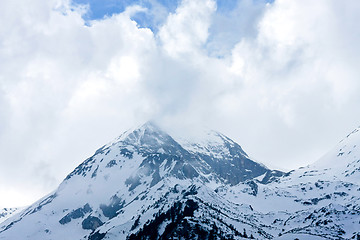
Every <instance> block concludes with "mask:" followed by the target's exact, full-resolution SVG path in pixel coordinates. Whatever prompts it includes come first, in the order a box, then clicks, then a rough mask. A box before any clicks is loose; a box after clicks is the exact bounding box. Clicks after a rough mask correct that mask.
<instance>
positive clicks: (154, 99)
mask: <svg viewBox="0 0 360 240" xmlns="http://www.w3.org/2000/svg"><path fill="white" fill-rule="evenodd" d="M155 3H156V2H154V4H155ZM155 5H156V4H155ZM359 5H360V4H359V3H358V2H357V1H347V2H346V3H345V2H342V3H339V2H338V1H335V0H334V1H325V0H319V1H317V2H316V3H315V2H313V1H310V0H305V1H285V0H277V1H275V2H274V3H271V4H266V3H261V2H259V1H251V0H239V1H237V2H236V4H235V5H234V6H235V8H234V9H233V10H230V9H225V10H224V8H222V7H221V6H220V5H218V6H217V3H216V2H215V1H211V0H200V1H188V0H184V1H182V2H181V3H180V4H179V5H178V7H177V9H176V10H175V11H172V12H170V13H165V12H164V9H163V8H161V6H157V7H156V6H155V7H153V8H151V9H144V6H142V7H139V6H136V5H133V6H131V7H129V8H127V10H125V11H124V12H122V13H120V14H114V15H113V16H111V17H110V16H108V17H105V18H103V19H97V20H90V21H89V20H86V21H87V22H85V21H84V20H83V14H84V11H86V7H83V6H76V7H74V6H73V5H71V3H70V2H68V1H55V0H54V1H45V0H35V1H32V3H31V4H27V3H26V2H24V1H22V0H15V1H2V2H0V22H1V23H2V25H1V27H0V66H1V67H0V108H1V111H0V124H1V125H0V131H1V132H0V152H1V153H2V156H1V160H0V164H1V169H2V175H1V176H0V195H1V196H4V195H6V194H7V193H9V191H12V192H13V193H14V192H17V193H16V194H20V193H19V192H23V193H22V196H24V197H22V198H23V199H25V201H18V202H16V204H25V203H29V202H30V201H33V200H36V198H38V197H40V196H41V195H43V194H44V193H45V192H48V191H51V190H53V189H54V188H55V187H56V185H57V184H58V183H59V182H60V181H61V180H62V179H63V178H64V177H65V176H66V174H67V173H68V172H70V171H71V170H72V169H73V168H74V167H75V166H76V165H78V164H79V163H80V162H82V161H83V160H84V159H85V158H86V157H88V156H89V155H91V154H92V153H93V152H94V151H95V150H96V149H97V148H98V147H99V146H101V145H103V144H105V143H106V142H108V141H110V140H111V139H112V138H115V137H116V136H117V135H119V134H120V133H121V132H123V131H124V130H126V129H127V128H129V127H131V126H133V125H137V124H140V123H142V122H143V121H146V120H148V119H150V118H155V119H158V120H159V121H162V122H165V123H168V124H169V122H170V123H174V125H184V126H196V125H197V124H199V125H202V124H205V125H208V126H210V127H212V128H214V129H217V130H219V131H222V132H224V133H225V134H227V135H229V137H232V138H233V139H234V140H236V141H238V142H239V143H240V144H241V145H242V146H243V147H244V149H245V151H247V152H248V153H249V154H250V155H252V156H254V158H255V159H258V160H260V161H262V162H264V163H265V164H267V163H268V164H272V165H278V166H280V167H284V168H293V167H298V166H300V165H304V164H308V163H311V162H313V161H315V160H316V159H317V158H318V157H320V156H321V155H322V154H323V153H325V151H327V150H328V149H329V148H330V147H331V146H333V145H335V143H336V141H338V140H340V139H341V137H342V136H344V135H345V134H346V133H347V132H348V131H350V130H352V128H354V127H355V126H356V125H357V124H358V120H359V117H360V108H358V103H359V102H360V96H359V95H358V94H357V92H358V91H359V87H360V86H359V80H358V76H359V71H360V70H359V68H358V62H359V56H360V54H359V51H360V47H359V46H358V42H359V40H360V39H359V38H360V37H359V36H360V33H359V31H360V30H359V29H358V28H357V27H356V23H357V22H359V19H358V18H359V17H358V14H357V13H358V12H359V10H360V9H359V8H360V6H359ZM139 11H140V12H142V11H146V14H147V15H148V16H153V15H154V14H155V13H156V12H161V19H165V20H161V21H160V20H154V23H157V24H160V25H159V26H157V28H156V29H158V31H155V32H153V31H152V30H151V29H148V28H141V27H139V24H137V22H135V21H134V20H132V19H133V18H134V16H136V15H137V14H138V13H139ZM166 14H167V15H166ZM164 16H165V17H164ZM4 23H6V24H4ZM14 189H17V190H16V191H15V190H14ZM9 194H10V193H9ZM16 194H15V193H14V195H13V196H14V197H8V198H4V199H1V201H2V202H0V206H1V205H4V206H5V205H7V206H9V205H10V204H11V203H13V204H15V200H16ZM14 199H15V200H14Z"/></svg>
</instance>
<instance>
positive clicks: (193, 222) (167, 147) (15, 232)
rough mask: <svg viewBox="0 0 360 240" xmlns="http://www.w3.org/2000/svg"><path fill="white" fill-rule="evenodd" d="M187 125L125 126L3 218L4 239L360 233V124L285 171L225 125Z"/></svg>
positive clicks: (344, 236) (355, 235)
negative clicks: (256, 157)
mask: <svg viewBox="0 0 360 240" xmlns="http://www.w3.org/2000/svg"><path fill="white" fill-rule="evenodd" d="M178 130H179V132H180V134H173V133H170V134H168V132H171V131H164V130H162V128H160V127H159V126H157V125H156V124H155V123H153V122H147V123H145V124H143V125H141V126H139V127H136V128H134V129H131V130H129V131H127V132H125V133H124V134H122V135H121V136H120V137H118V138H117V139H116V140H114V141H113V142H111V143H109V144H107V145H104V146H103V147H102V148H100V149H98V150H97V151H96V152H95V154H94V155H93V156H91V157H90V158H88V159H87V160H85V161H84V162H83V163H81V164H80V165H79V166H78V167H77V168H76V169H75V170H74V171H73V172H72V173H70V174H69V175H68V176H67V177H66V179H65V180H64V181H63V183H62V184H61V185H60V186H59V188H58V189H56V190H55V191H54V192H52V193H50V194H49V195H47V196H45V197H44V198H42V199H40V200H39V201H37V202H35V203H34V204H32V205H31V206H29V207H28V208H26V209H24V210H23V211H21V212H20V213H19V214H17V215H15V216H12V217H10V218H9V219H7V220H6V221H4V222H3V223H1V224H0V239H30V240H35V239H53V240H60V239H69V236H71V239H84V240H101V239H104V240H105V239H110V240H112V239H113V240H115V239H124V240H125V239H126V240H132V239H156V240H158V239H237V240H240V239H249V238H250V239H277V237H279V239H296V238H298V239H311V240H314V239H333V240H335V239H359V238H360V232H359V231H358V229H359V222H360V208H359V204H358V203H359V202H360V187H359V185H358V181H350V178H351V177H350V176H352V177H354V176H357V174H358V172H359V171H358V169H360V168H359V167H358V166H359V164H358V162H359V156H360V152H359V149H358V148H357V145H359V146H360V138H359V135H360V134H359V133H358V132H359V130H357V131H354V132H353V133H352V134H351V135H349V136H348V137H347V138H346V139H345V140H344V141H342V142H341V143H340V145H339V146H338V147H336V148H335V149H334V150H333V151H331V152H330V153H329V154H328V155H327V157H326V158H327V159H324V160H323V162H324V164H323V165H321V164H319V163H317V164H318V165H316V164H314V165H310V166H307V167H304V168H301V169H298V170H295V171H292V172H291V173H289V174H285V176H284V173H282V172H279V171H275V170H270V169H268V168H266V167H265V166H263V165H262V164H259V163H257V162H255V161H252V160H251V159H250V158H249V157H248V155H247V154H246V153H245V152H244V151H243V150H242V148H241V147H240V145H238V144H237V143H236V142H234V141H232V140H231V139H230V138H228V137H226V136H225V135H223V134H221V133H219V132H216V131H212V130H208V129H205V130H203V129H201V130H199V129H197V130H196V131H194V132H191V133H190V134H189V132H188V131H185V129H180V128H178ZM350 148H351V150H350ZM320 163H321V162H320ZM329 163H330V164H329ZM340 163H341V164H340ZM344 163H345V164H344ZM336 164H339V165H336ZM334 166H335V167H334ZM339 166H340V167H339ZM350 170H351V171H350ZM346 171H348V172H346ZM352 171H354V173H353V174H352ZM347 174H349V176H347ZM283 176H284V177H283ZM355 180H356V178H355Z"/></svg>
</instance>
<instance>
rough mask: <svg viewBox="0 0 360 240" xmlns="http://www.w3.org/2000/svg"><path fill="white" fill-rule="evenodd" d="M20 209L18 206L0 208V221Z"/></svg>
mask: <svg viewBox="0 0 360 240" xmlns="http://www.w3.org/2000/svg"><path fill="white" fill-rule="evenodd" d="M20 210H21V209H19V208H3V209H1V208H0V223H1V222H3V221H5V220H6V219H8V218H9V217H11V216H12V215H13V214H15V213H17V212H18V211H20Z"/></svg>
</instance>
